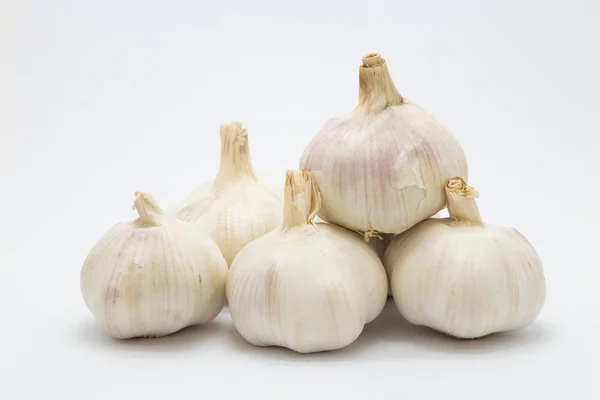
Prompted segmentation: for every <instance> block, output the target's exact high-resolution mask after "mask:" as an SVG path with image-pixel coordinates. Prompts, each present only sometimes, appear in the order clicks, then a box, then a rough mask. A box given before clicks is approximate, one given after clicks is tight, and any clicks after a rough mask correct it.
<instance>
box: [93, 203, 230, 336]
mask: <svg viewBox="0 0 600 400" xmlns="http://www.w3.org/2000/svg"><path fill="white" fill-rule="evenodd" d="M134 207H135V208H136V209H137V212H138V214H139V218H137V219H135V220H134V221H131V222H122V223H119V224H117V225H115V226H114V227H112V228H111V229H110V230H108V231H107V232H106V233H105V234H104V236H103V237H102V238H101V239H100V241H99V242H98V243H97V244H96V245H95V246H94V248H93V249H92V250H91V251H90V253H89V255H88V256H87V258H86V260H85V262H84V264H83V268H82V270H81V292H82V294H83V298H84V300H85V304H86V305H87V307H88V309H89V310H90V311H91V312H92V314H93V315H94V317H95V318H96V321H97V322H98V324H100V326H102V328H104V329H105V330H106V331H107V332H108V333H109V334H110V335H111V336H113V337H115V338H119V339H127V338H132V337H140V336H143V337H158V336H165V335H169V334H171V333H174V332H177V331H179V330H181V329H183V328H185V327H187V326H191V325H197V324H202V323H204V322H208V321H210V320H212V319H213V318H215V317H216V316H217V315H218V314H219V312H220V311H221V309H222V308H223V304H224V302H225V279H226V277H227V263H226V262H225V260H224V259H223V256H222V255H221V252H220V251H219V248H218V246H217V245H216V243H215V242H214V241H213V240H212V239H211V238H210V237H208V236H207V235H206V234H204V233H202V232H199V231H198V230H196V229H193V227H192V226H191V225H189V224H186V223H183V222H181V221H179V220H177V219H174V218H169V217H167V216H165V214H164V212H163V211H162V210H161V208H160V207H159V206H158V205H157V204H156V202H155V201H154V200H153V199H152V198H151V196H150V195H148V194H145V193H139V192H137V193H136V194H135V200H134Z"/></svg>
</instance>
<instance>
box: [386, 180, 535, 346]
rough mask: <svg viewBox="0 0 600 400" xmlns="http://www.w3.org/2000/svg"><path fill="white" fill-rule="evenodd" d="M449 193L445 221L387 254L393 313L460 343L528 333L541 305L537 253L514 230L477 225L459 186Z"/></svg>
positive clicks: (421, 228) (414, 232)
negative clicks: (493, 335) (522, 331)
mask: <svg viewBox="0 0 600 400" xmlns="http://www.w3.org/2000/svg"><path fill="white" fill-rule="evenodd" d="M446 192H447V196H448V211H449V213H450V218H432V219H428V220H426V221H423V222H421V223H420V224H418V225H416V226H415V227H413V228H412V229H410V230H408V231H407V232H404V233H403V234H401V235H398V236H397V237H396V238H395V239H394V240H393V242H392V243H391V244H390V246H389V247H388V250H387V251H386V254H385V257H384V264H385V267H386V270H387V273H388V277H390V278H391V286H392V293H393V296H394V301H395V303H396V306H397V307H398V309H399V310H400V312H401V313H402V315H403V316H404V317H405V318H406V319H407V320H408V321H409V322H411V323H413V324H415V325H422V326H427V327H430V328H433V329H435V330H437V331H439V332H443V333H446V334H448V335H451V336H454V337H457V338H463V339H470V338H478V337H481V336H485V335H488V334H491V333H494V332H503V331H512V330H518V329H522V328H525V327H527V326H528V325H530V324H531V323H533V321H534V320H535V319H536V317H537V316H538V314H539V313H540V311H541V310H542V307H543V305H544V301H545V298H546V281H545V277H544V272H543V269H542V263H541V261H540V258H539V257H538V255H537V253H536V251H535V249H534V248H533V247H532V245H531V244H530V243H529V242H528V241H527V239H526V238H525V237H523V235H521V234H520V233H519V232H518V231H517V230H515V229H513V228H507V227H503V226H497V225H490V224H486V223H484V222H482V220H481V217H480V215H479V209H478V208H477V204H476V202H475V198H477V196H478V193H477V192H476V191H475V189H473V188H472V187H470V186H468V185H467V184H466V183H465V181H464V179H462V178H454V179H450V180H449V181H448V184H447V185H446Z"/></svg>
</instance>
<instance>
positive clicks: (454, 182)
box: [446, 176, 483, 226]
mask: <svg viewBox="0 0 600 400" xmlns="http://www.w3.org/2000/svg"><path fill="white" fill-rule="evenodd" d="M478 197H479V193H478V192H477V190H475V188H473V187H472V186H469V185H467V182H465V180H464V179H463V178H461V177H460V176H458V177H455V178H452V179H449V180H448V182H447V183H446V200H447V202H448V213H449V214H450V218H452V219H453V220H455V221H460V222H464V223H467V224H469V225H479V226H483V221H482V220H481V215H480V214H479V207H477V201H476V199H477V198H478Z"/></svg>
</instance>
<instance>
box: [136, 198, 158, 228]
mask: <svg viewBox="0 0 600 400" xmlns="http://www.w3.org/2000/svg"><path fill="white" fill-rule="evenodd" d="M133 208H134V209H135V210H136V211H137V213H138V215H139V218H138V219H137V220H136V221H135V222H139V223H141V224H142V225H148V226H159V225H161V220H162V219H163V218H165V212H164V211H163V210H162V208H160V206H159V205H158V204H157V203H156V201H154V199H153V198H152V196H150V195H149V194H147V193H144V192H135V200H133Z"/></svg>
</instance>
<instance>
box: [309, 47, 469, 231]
mask: <svg viewBox="0 0 600 400" xmlns="http://www.w3.org/2000/svg"><path fill="white" fill-rule="evenodd" d="M362 61H363V64H362V65H361V66H360V68H359V89H360V90H359V104H358V106H357V107H356V109H355V110H354V111H353V112H351V113H350V114H348V115H345V116H342V117H337V118H333V119H331V120H329V121H328V122H327V123H326V124H325V125H324V126H323V127H322V128H321V130H320V131H319V132H318V133H317V135H316V136H315V138H314V139H313V140H312V141H311V142H310V143H309V145H308V146H307V148H306V149H305V150H304V153H303V155H302V157H301V159H300V168H303V169H307V170H309V171H311V172H312V173H313V174H314V176H315V178H316V179H317V183H318V185H319V189H320V190H321V193H322V194H323V205H322V207H321V210H320V211H319V217H321V218H323V219H324V220H325V221H328V222H333V223H336V224H339V225H342V226H344V227H346V228H349V229H352V230H355V231H359V232H364V233H365V237H366V238H369V237H371V236H372V235H373V234H374V232H386V233H401V232H403V231H405V230H407V229H408V228H410V227H412V226H413V225H415V224H417V223H418V222H420V221H423V220H425V219H427V218H429V217H431V216H433V215H435V214H436V213H437V212H439V211H440V210H442V209H443V208H444V206H445V197H444V184H445V182H446V181H447V180H448V179H450V178H452V177H454V176H464V177H466V176H467V160H466V158H465V155H464V152H463V150H462V148H461V146H460V145H459V143H458V141H457V140H456V138H455V137H454V136H453V135H452V134H451V133H450V132H449V131H448V130H447V129H446V128H445V127H444V126H443V125H442V124H441V123H439V122H438V121H436V120H435V119H434V118H433V117H432V116H431V115H429V114H428V113H426V112H425V111H424V110H423V109H422V108H420V107H419V106H417V105H416V104H414V103H412V102H410V101H408V100H407V99H406V98H404V97H402V96H401V95H400V93H399V92H398V90H397V89H396V87H395V85H394V83H393V81H392V78H391V76H390V73H389V71H388V67H387V64H386V62H385V60H384V59H383V58H382V57H381V56H380V55H379V54H368V55H366V56H365V57H363V60H362Z"/></svg>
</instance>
